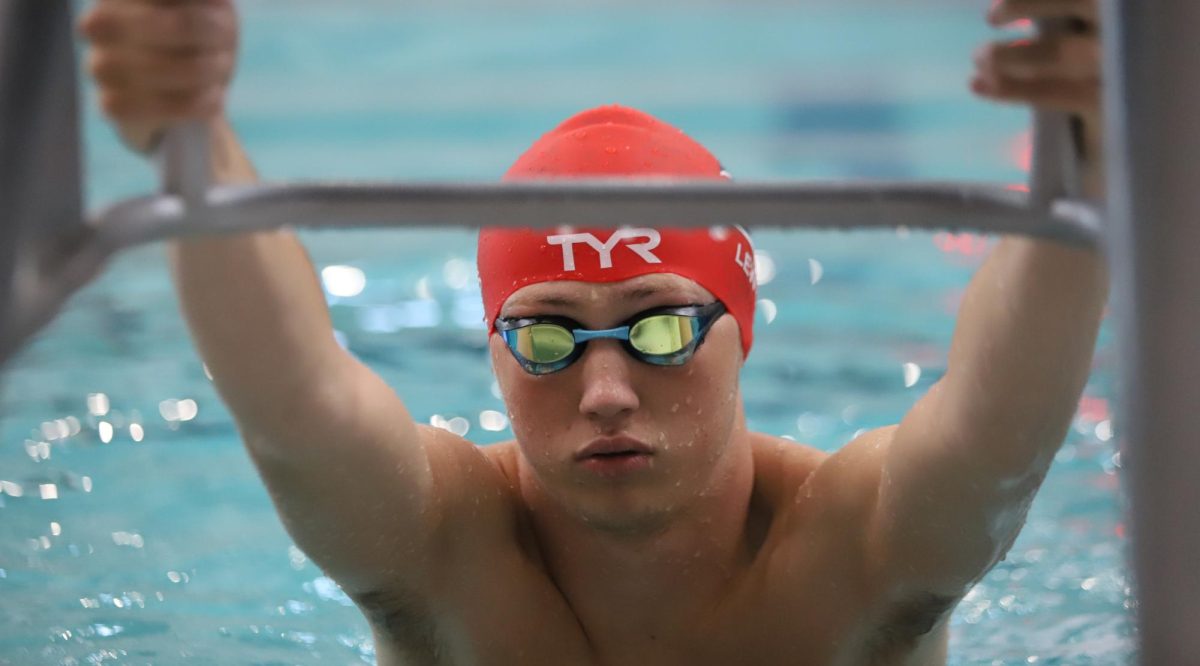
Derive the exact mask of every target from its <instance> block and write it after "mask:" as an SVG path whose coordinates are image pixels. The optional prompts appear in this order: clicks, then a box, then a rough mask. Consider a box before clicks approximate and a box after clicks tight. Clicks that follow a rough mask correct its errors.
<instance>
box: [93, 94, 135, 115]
mask: <svg viewBox="0 0 1200 666" xmlns="http://www.w3.org/2000/svg"><path fill="white" fill-rule="evenodd" d="M100 109H101V110H102V111H103V112H104V114H105V115H107V116H108V117H110V118H115V119H121V118H123V117H124V116H126V115H128V109H129V104H128V103H127V101H126V100H125V98H124V97H122V96H121V95H118V94H117V93H114V92H105V93H102V94H101V95H100Z"/></svg>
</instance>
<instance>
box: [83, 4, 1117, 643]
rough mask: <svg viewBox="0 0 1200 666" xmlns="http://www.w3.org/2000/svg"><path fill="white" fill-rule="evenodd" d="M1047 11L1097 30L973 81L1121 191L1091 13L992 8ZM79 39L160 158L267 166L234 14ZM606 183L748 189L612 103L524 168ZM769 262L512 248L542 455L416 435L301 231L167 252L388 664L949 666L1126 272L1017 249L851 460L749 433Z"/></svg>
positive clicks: (523, 417)
mask: <svg viewBox="0 0 1200 666" xmlns="http://www.w3.org/2000/svg"><path fill="white" fill-rule="evenodd" d="M1034 17H1036V18H1042V17H1045V18H1055V17H1059V18H1071V19H1074V20H1075V21H1076V22H1077V23H1078V24H1079V25H1080V27H1081V30H1080V31H1079V32H1078V33H1075V34H1072V35H1071V36H1065V37H1056V38H1052V39H1049V38H1033V39H1030V40H1022V41H1016V42H996V43H992V44H988V45H986V46H985V47H984V48H983V49H982V50H981V51H980V52H979V54H978V55H977V69H976V73H975V75H974V78H973V79H972V82H971V87H972V89H973V90H974V91H975V92H976V93H978V94H979V95H982V96H984V97H986V98H989V99H994V100H998V101H1004V102H1014V103H1022V104H1029V105H1035V106H1044V107H1048V108H1054V109H1059V110H1062V111H1067V112H1071V113H1073V114H1076V116H1077V117H1078V118H1080V119H1081V120H1082V125H1083V129H1084V130H1085V135H1086V137H1087V139H1088V140H1087V146H1088V150H1087V151H1086V152H1087V156H1088V159H1089V164H1088V169H1087V175H1088V182H1089V187H1090V188H1091V194H1093V195H1095V196H1099V195H1100V191H1099V184H1100V173H1099V171H1100V169H1099V166H1100V162H1099V160H1098V155H1099V150H1098V148H1099V146H1100V137H1099V134H1098V129H1099V123H1098V119H1099V101H1098V100H1099V97H1100V95H1099V86H1100V77H1099V65H1098V60H1099V58H1098V37H1097V29H1096V23H1097V17H1096V5H1095V2H1094V0H998V2H996V3H995V5H994V6H993V7H992V9H991V10H990V13H989V16H988V18H989V20H990V21H991V22H992V23H993V24H994V25H1002V24H1006V23H1009V22H1012V21H1016V20H1019V19H1023V18H1034ZM81 30H82V32H83V34H84V35H85V36H86V37H87V38H88V39H89V40H90V41H91V50H90V53H89V56H88V65H89V68H90V71H91V72H92V74H93V76H94V78H95V79H96V81H97V82H98V84H99V89H100V90H99V92H100V97H99V99H100V102H101V104H102V105H103V108H104V111H105V112H106V113H107V114H108V115H109V116H110V117H111V118H112V119H113V120H114V121H115V123H116V124H117V126H118V128H119V130H120V131H121V133H122V134H123V136H124V137H125V139H126V140H127V142H128V143H129V144H130V145H131V146H133V147H134V148H135V149H138V150H140V151H146V150H147V149H148V148H150V147H151V146H152V145H153V142H154V140H155V137H157V136H159V135H160V134H161V132H162V130H163V129H164V128H165V127H167V126H168V125H170V124H171V123H174V122H177V121H181V120H187V119H199V120H204V121H206V122H208V123H210V124H211V127H212V129H213V134H212V147H211V149H212V153H213V156H214V160H213V168H214V171H215V177H216V179H217V180H219V181H220V182H223V183H248V182H252V181H254V180H255V172H254V169H253V168H252V166H251V163H250V161H249V160H248V159H247V156H246V155H245V153H243V151H242V150H241V148H240V146H239V143H238V140H237V138H236V137H235V135H234V132H233V131H232V130H231V128H230V125H229V124H228V122H226V120H225V115H224V114H225V111H224V103H225V94H226V89H227V87H228V84H229V81H230V78H231V76H232V73H233V71H234V68H235V54H236V50H237V41H238V26H237V19H236V16H235V12H234V9H233V6H232V2H231V0H195V1H190V0H174V1H165V0H153V1H151V0H100V1H99V2H98V3H96V4H95V5H94V6H93V7H92V8H91V9H90V11H89V12H88V13H87V15H86V16H85V17H84V18H83V20H82V22H81ZM626 145H628V146H629V148H628V149H626V148H625V146H626ZM614 146H616V147H618V150H616V151H612V150H609V149H610V148H612V147H614ZM584 175H607V176H642V175H658V176H663V175H666V176H686V177H691V178H713V179H720V178H723V177H724V176H723V175H722V172H721V168H720V165H719V164H718V162H717V160H716V159H714V158H713V157H712V156H711V155H710V154H709V153H708V151H707V150H705V149H704V148H703V147H702V146H701V145H700V144H698V143H696V142H695V141H693V140H692V139H690V138H688V137H687V136H685V135H683V134H682V133H680V132H679V131H678V130H676V129H674V128H672V127H671V126H669V125H667V124H665V123H663V122H661V121H659V120H656V119H654V118H651V117H649V116H647V115H645V114H642V113H640V112H637V111H634V110H631V109H626V108H623V107H604V108H600V109H594V110H591V111H587V112H584V113H582V114H580V115H578V116H575V117H574V118H572V119H570V120H568V121H567V122H566V123H564V124H563V125H562V126H560V127H558V128H557V129H554V130H553V131H551V132H550V133H549V134H547V135H546V136H544V137H543V138H542V139H541V140H540V141H538V143H537V144H535V146H534V148H532V149H531V150H530V151H529V152H526V153H525V154H524V155H523V156H521V157H520V158H519V159H518V160H517V161H516V163H515V164H514V165H513V167H512V169H510V170H509V172H508V174H507V178H508V179H513V180H519V179H527V178H538V177H547V178H568V177H577V176H584ZM748 248H749V240H748V239H747V238H746V237H745V236H744V234H743V232H742V231H741V230H740V229H738V228H736V227H729V228H728V229H726V230H724V231H723V232H722V233H717V234H709V232H708V230H704V231H700V232H689V231H679V230H668V229H661V230H656V229H625V230H622V231H613V230H601V229H572V230H561V229H560V230H553V231H542V232H536V231H532V230H524V231H521V230H502V229H486V230H484V231H483V232H482V233H481V234H480V251H479V268H480V274H481V280H482V287H483V294H484V300H485V303H484V306H485V310H486V312H487V316H488V324H489V327H490V331H489V344H490V353H491V360H492V363H493V366H494V371H495V374H496V377H497V378H498V380H499V385H500V390H501V392H502V393H503V397H504V400H505V403H506V405H507V408H508V410H509V412H510V414H511V422H512V428H513V433H514V435H515V439H514V440H513V441H510V442H507V443H503V444H497V445H493V446H488V447H483V448H481V447H477V446H475V445H473V444H471V443H470V442H468V441H467V440H465V439H463V438H461V437H458V436H456V435H454V434H452V433H450V432H447V431H445V430H441V429H437V428H433V427H429V426H424V425H421V424H418V423H416V422H414V420H413V418H412V417H411V416H410V414H409V413H408V412H407V411H406V409H405V405H404V402H403V401H402V397H401V396H397V395H396V394H395V393H394V392H393V391H392V389H391V388H389V387H388V386H387V385H386V384H384V382H383V381H382V380H381V379H379V377H377V376H376V375H375V374H374V373H372V371H371V370H370V369H369V368H367V367H365V366H364V365H362V364H361V363H359V362H358V361H357V360H356V359H355V358H354V357H353V356H351V355H350V354H349V353H347V352H346V351H344V350H343V349H342V348H341V347H339V346H338V345H337V344H336V343H335V341H334V337H333V331H332V327H331V324H330V319H329V315H328V313H327V310H326V304H325V298H324V296H323V293H322V290H321V287H320V284H319V282H318V280H317V278H316V276H315V273H314V270H313V267H312V265H311V264H310V262H309V260H308V258H307V256H306V254H305V252H304V250H303V248H302V247H301V246H300V244H299V243H298V242H297V240H296V238H295V237H294V236H293V235H291V234H290V233H287V232H283V231H280V232H271V233H253V234H243V235H237V236H228V237H214V238H195V239H186V240H179V241H176V242H174V243H172V244H171V245H170V246H169V252H170V256H171V263H172V270H173V276H174V280H175V283H176V285H177V289H178V292H179V297H180V300H181V302H182V306H183V310H184V314H185V316H186V318H187V321H188V324H189V326H190V328H191V331H192V334H193V336H194V338H195V343H196V346H197V347H198V349H199V351H200V353H201V355H202V357H203V359H204V361H205V363H206V364H207V366H208V368H209V369H210V371H211V373H212V376H213V380H214V382H215V384H216V387H217V389H218V391H219V392H220V394H221V396H222V398H223V399H224V400H225V402H226V403H227V404H228V405H229V408H230V409H231V411H232V412H233V415H234V418H235V419H236V421H237V425H238V427H239V430H240V432H241V434H242V436H243V438H244V440H245V445H246V448H247V450H248V451H249V454H250V456H251V457H252V458H253V460H254V462H255V464H256V465H257V467H258V470H259V472H260V473H261V476H262V478H263V480H264V482H265V483H266V485H267V487H268V489H269V490H270V493H271V496H272V498H273V500H274V502H275V505H276V507H277V508H278V511H279V514H280V516H281V518H282V521H283V523H284V525H285V526H286V527H287V529H288V531H289V532H290V533H291V535H292V536H293V537H294V539H295V540H296V543H297V544H298V545H299V546H300V547H301V548H302V549H303V550H304V551H305V552H306V553H307V554H308V555H309V556H310V557H311V559H312V560H313V561H314V562H316V563H318V564H319V565H320V566H321V568H322V569H324V570H325V571H326V572H327V573H328V575H329V576H331V577H332V578H333V579H335V580H336V581H337V582H338V583H339V584H340V585H341V586H342V587H343V589H344V590H345V591H346V593H347V594H348V595H349V596H350V597H351V598H352V599H354V601H355V602H356V603H357V604H358V606H359V607H360V608H361V610H362V612H363V614H364V615H365V616H366V618H367V619H368V621H369V623H370V626H371V627H372V630H373V632H374V636H375V641H376V649H377V654H378V659H379V662H380V663H381V664H401V663H403V664H555V665H558V664H565V665H576V664H586V665H600V664H606V665H627V664H628V665H638V664H665V665H670V664H679V665H684V666H695V665H698V664H721V665H727V664H789V665H794V664H805V665H809V666H816V665H822V664H829V665H851V666H853V665H866V664H914V665H916V664H919V665H921V666H926V665H928V664H943V663H945V661H946V649H947V647H946V646H947V636H948V634H947V631H948V630H947V625H948V618H949V617H950V614H951V612H952V610H953V609H954V607H955V605H956V604H957V603H958V602H959V601H960V600H961V599H962V598H963V596H964V595H965V594H966V593H967V592H968V591H969V590H970V589H971V588H972V586H973V585H974V584H975V583H976V582H977V581H979V580H980V578H981V577H983V575H984V574H985V573H986V572H987V571H988V570H989V569H990V568H991V567H992V566H993V565H995V564H996V563H997V562H998V561H999V560H1000V559H1001V558H1002V557H1003V556H1004V555H1005V553H1006V551H1007V549H1008V548H1009V547H1010V546H1011V544H1012V542H1013V540H1014V539H1015V537H1016V536H1017V533H1018V532H1019V530H1020V529H1021V526H1022V524H1023V522H1024V518H1025V514H1026V511H1027V509H1028V508H1029V505H1030V502H1031V501H1032V499H1033V497H1034V494H1035V492H1036V491H1037V489H1038V487H1039V485H1040V483H1041V481H1042V479H1043V478H1044V476H1045V474H1046V472H1047V470H1048V468H1049V466H1050V464H1051V461H1052V460H1053V458H1054V453H1055V451H1056V450H1057V448H1058V446H1059V445H1060V444H1061V442H1062V440H1063V438H1064V436H1065V434H1066V431H1067V428H1068V425H1069V423H1070V420H1071V417H1072V414H1073V413H1074V410H1075V406H1076V403H1077V401H1078V399H1079V396H1080V393H1081V391H1082V389H1083V386H1084V382H1085V380H1086V378H1087V375H1088V371H1089V367H1090V361H1091V355H1092V349H1093V346H1094V344H1095V338H1096V334H1097V329H1098V327H1099V322H1100V318H1101V311H1102V308H1103V306H1104V302H1105V299H1106V290H1107V278H1106V274H1105V267H1104V264H1103V262H1102V260H1101V259H1100V258H1099V257H1098V256H1097V255H1096V254H1094V253H1093V252H1090V251H1086V250H1081V249H1075V248H1067V247H1063V246H1060V245H1056V244H1054V243H1050V242H1043V241H1038V240H1034V239H1030V238H1023V237H1012V238H1004V239H1003V240H1002V241H1001V242H1000V243H999V244H998V245H997V246H996V247H995V248H994V250H993V251H992V253H991V255H990V256H989V258H988V259H987V261H986V263H985V264H984V265H983V266H982V267H981V268H980V270H979V272H978V273H977V274H976V275H975V276H974V278H973V279H972V281H971V283H970V286H969V288H968V290H967V292H966V295H965V298H964V301H963V304H962V308H961V313H960V316H959V319H958V323H957V328H956V330H955V333H954V340H953V344H952V346H951V349H950V356H949V362H948V371H947V373H946V374H945V376H944V377H943V378H942V379H941V380H939V381H938V382H937V383H936V384H935V385H934V386H933V387H932V388H931V389H930V390H929V392H928V393H927V394H926V395H925V396H923V397H922V398H921V399H920V400H919V402H917V404H916V405H915V406H914V407H913V409H912V411H911V412H909V413H908V414H907V415H906V416H905V417H904V418H903V420H902V421H901V422H900V423H899V424H897V425H892V426H889V427H885V428H880V429H877V430H874V431H871V432H868V433H865V434H863V435H861V436H860V437H857V438H855V439H854V440H853V441H851V442H849V443H847V444H845V445H844V446H842V447H841V448H840V449H839V450H838V451H836V452H835V453H833V454H827V453H825V452H822V451H819V450H817V449H814V448H812V447H809V446H805V445H802V444H796V443H793V442H789V441H784V440H782V439H780V438H777V437H772V436H768V435H765V434H761V433H755V432H750V431H749V430H748V429H747V427H746V422H745V418H744V415H743V409H742V400H741V395H740V392H739V386H738V373H739V370H740V368H741V366H742V364H743V362H744V359H745V358H746V354H747V353H749V351H750V349H751V346H752V343H753V336H752V333H753V331H752V329H751V322H752V319H753V303H754V281H753V279H752V277H753V276H752V267H753V263H752V262H753V255H752V254H751V253H747V250H748ZM412 379H413V381H414V382H417V381H420V380H423V379H424V380H427V379H430V378H421V377H414V378H412Z"/></svg>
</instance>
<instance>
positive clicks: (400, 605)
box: [353, 591, 442, 664]
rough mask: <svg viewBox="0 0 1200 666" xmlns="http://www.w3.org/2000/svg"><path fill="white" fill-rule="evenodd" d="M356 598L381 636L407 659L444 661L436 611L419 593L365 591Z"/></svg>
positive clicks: (427, 662) (420, 662)
mask: <svg viewBox="0 0 1200 666" xmlns="http://www.w3.org/2000/svg"><path fill="white" fill-rule="evenodd" d="M353 599H354V601H355V603H357V604H358V607H359V609H360V610H361V611H362V613H363V615H364V616H366V618H367V621H368V622H370V623H371V627H372V628H373V629H374V630H375V631H376V632H377V636H378V637H379V638H380V639H383V640H387V641H388V642H389V643H390V647H391V648H393V651H395V652H398V653H399V654H401V655H403V657H404V659H405V661H404V663H412V664H440V663H442V660H441V658H440V655H441V653H442V649H441V647H442V646H441V641H439V640H438V636H437V626H436V624H435V623H434V621H433V613H432V611H431V609H430V608H429V604H428V603H426V602H425V600H424V599H422V598H421V597H420V596H419V595H417V594H415V593H408V592H403V591H389V592H365V593H361V594H356V595H353Z"/></svg>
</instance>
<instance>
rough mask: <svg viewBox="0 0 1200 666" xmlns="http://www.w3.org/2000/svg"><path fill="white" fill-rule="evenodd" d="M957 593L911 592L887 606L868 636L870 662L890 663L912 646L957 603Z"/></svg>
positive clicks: (894, 661) (908, 650) (931, 629)
mask: <svg viewBox="0 0 1200 666" xmlns="http://www.w3.org/2000/svg"><path fill="white" fill-rule="evenodd" d="M959 599H960V597H949V596H943V595H939V594H933V593H930V592H922V593H919V594H915V595H911V596H909V597H908V598H907V599H904V600H903V601H900V602H898V603H895V604H893V605H891V606H890V607H888V608H887V610H886V611H885V612H884V614H883V616H882V617H883V619H882V622H880V623H879V624H878V629H876V631H875V632H874V634H873V635H872V636H871V638H870V639H869V643H870V646H869V649H868V654H870V655H871V660H870V662H868V663H870V664H880V665H883V664H892V663H896V659H897V658H899V657H901V656H902V655H905V654H907V653H908V652H910V651H911V650H912V649H913V648H915V647H916V644H917V641H918V640H919V639H920V638H921V637H922V636H924V635H926V634H928V633H929V632H931V631H933V628H934V627H935V626H937V624H938V622H939V621H941V620H942V618H944V617H945V616H946V615H948V614H949V613H950V611H952V610H954V607H955V606H956V605H957V604H958V602H959Z"/></svg>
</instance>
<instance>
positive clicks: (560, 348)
mask: <svg viewBox="0 0 1200 666" xmlns="http://www.w3.org/2000/svg"><path fill="white" fill-rule="evenodd" d="M513 333H514V334H516V338H517V346H516V349H517V353H518V354H520V355H521V356H523V357H525V358H526V359H528V360H530V361H533V362H534V363H554V362H556V361H561V360H563V359H564V358H566V357H567V356H569V355H570V354H571V352H572V351H573V350H574V349H575V336H574V335H572V334H571V332H570V331H568V330H567V329H565V328H563V327H562V326H558V325H555V324H533V325H531V326H524V327H522V328H518V329H516V330H515V331H513Z"/></svg>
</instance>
